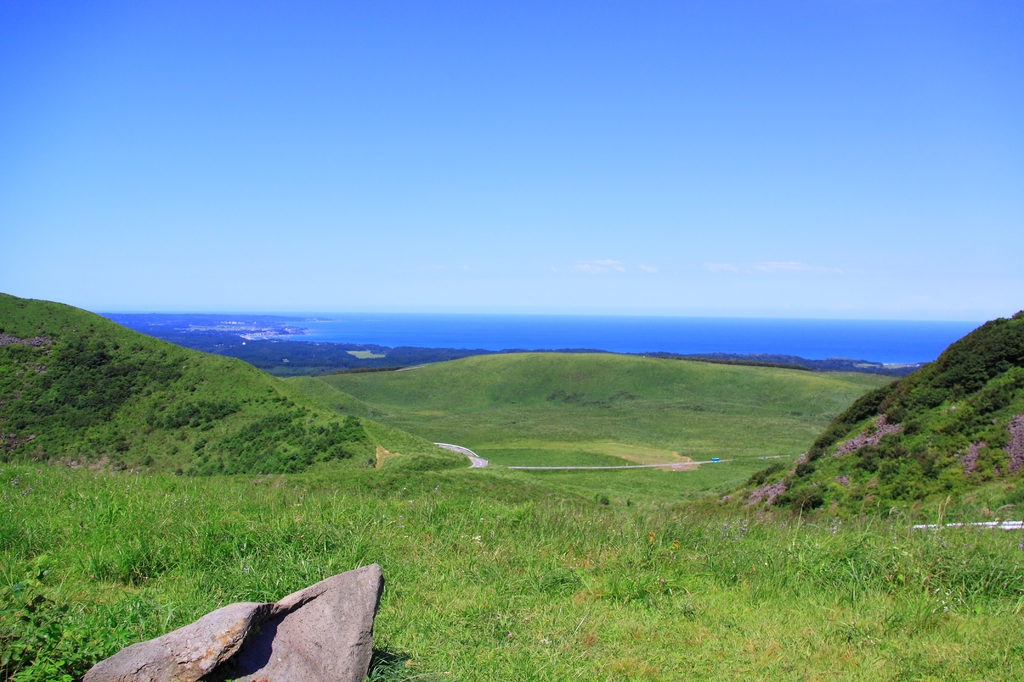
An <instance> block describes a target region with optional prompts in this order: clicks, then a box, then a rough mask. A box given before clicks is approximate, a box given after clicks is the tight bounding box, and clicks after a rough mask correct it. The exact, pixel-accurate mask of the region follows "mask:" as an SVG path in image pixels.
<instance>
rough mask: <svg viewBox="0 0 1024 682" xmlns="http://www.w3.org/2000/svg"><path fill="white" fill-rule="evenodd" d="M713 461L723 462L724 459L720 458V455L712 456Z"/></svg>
mask: <svg viewBox="0 0 1024 682" xmlns="http://www.w3.org/2000/svg"><path fill="white" fill-rule="evenodd" d="M711 461H712V462H721V461H722V460H721V458H719V457H712V458H711Z"/></svg>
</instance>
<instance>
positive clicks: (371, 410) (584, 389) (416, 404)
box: [288, 353, 890, 499]
mask: <svg viewBox="0 0 1024 682" xmlns="http://www.w3.org/2000/svg"><path fill="white" fill-rule="evenodd" d="M288 381H290V382H294V383H292V385H293V386H294V387H295V388H300V389H302V390H305V391H309V392H310V394H311V395H315V396H316V397H317V399H319V400H321V401H325V402H326V403H327V404H330V403H331V402H332V401H331V399H330V396H331V395H332V393H331V391H332V390H333V391H337V392H338V393H337V396H338V398H337V402H338V403H339V404H351V401H352V400H353V399H352V396H354V397H355V399H357V400H358V401H360V402H361V403H362V405H363V406H364V407H363V409H364V410H365V411H364V412H362V413H360V414H364V415H366V416H369V417H372V418H373V419H376V420H380V421H383V422H384V423H386V424H389V425H392V426H395V427H397V428H400V429H402V430H406V431H409V432H411V433H414V434H416V435H418V436H422V437H424V438H427V439H429V440H433V441H443V442H450V443H457V444H459V445H463V446H466V447H469V448H472V449H473V450H475V451H477V452H478V453H479V454H480V455H482V456H483V457H487V458H488V459H490V460H491V461H492V463H494V464H499V465H629V464H636V463H664V462H682V461H685V460H686V459H692V460H696V461H703V460H708V459H710V458H711V457H720V458H721V459H729V460H732V462H731V463H729V464H728V466H726V465H724V464H723V465H722V466H721V467H718V468H714V467H702V468H701V470H700V471H693V472H689V473H687V474H685V475H684V474H682V472H666V471H650V470H643V471H618V472H615V474H614V476H610V475H609V474H608V473H607V472H543V473H536V474H534V475H535V476H543V477H544V478H545V480H546V481H548V482H551V483H559V484H565V485H570V486H574V487H582V488H584V489H589V490H598V491H601V492H603V493H607V494H610V495H617V496H622V497H623V498H625V497H630V496H632V497H633V499H636V497H637V496H639V495H645V494H646V495H654V496H657V495H663V496H665V497H667V498H669V499H678V496H679V494H680V491H681V490H683V489H685V490H686V491H687V492H688V493H694V494H697V493H703V492H706V491H709V490H721V489H727V488H728V487H731V486H732V485H735V484H736V483H738V482H740V481H742V480H744V479H745V478H746V477H747V476H749V475H750V474H751V473H752V472H753V471H755V470H757V469H760V468H761V467H762V466H763V465H764V462H763V461H762V460H761V459H760V458H762V457H786V458H789V457H795V456H797V455H799V454H800V453H801V452H803V451H805V450H806V449H807V447H808V446H809V445H810V443H811V442H812V441H813V440H814V438H815V437H816V436H817V435H818V434H819V433H820V432H821V430H822V429H823V428H824V427H825V426H826V425H827V424H828V423H829V422H830V421H831V420H832V418H833V417H835V416H836V415H837V414H839V413H840V412H842V411H843V410H844V409H845V408H846V407H847V406H849V405H850V403H852V402H853V401H854V400H855V399H856V398H857V397H858V396H860V395H862V394H863V393H865V392H866V391H869V390H871V389H875V388H878V387H879V386H881V385H884V384H885V383H887V382H888V381H890V379H888V378H886V377H880V376H876V375H869V374H831V373H814V372H806V371H797V370H787V369H776V368H764V367H744V366H731V365H719V364H710V363H703V362H690V361H683V360H669V359H654V358H643V357H634V356H621V355H611V354H572V355H567V354H559V353H529V354H512V355H499V356H478V357H472V358H465V359H462V360H456V361H452V362H447V363H442V364H436V365H428V366H423V367H418V368H412V369H408V370H403V371H398V372H381V373H372V374H337V375H328V376H322V377H316V378H303V379H292V380H288Z"/></svg>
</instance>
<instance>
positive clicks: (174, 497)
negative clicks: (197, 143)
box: [0, 295, 1024, 680]
mask: <svg viewBox="0 0 1024 682" xmlns="http://www.w3.org/2000/svg"><path fill="white" fill-rule="evenodd" d="M1022 373H1024V316H1022V315H1020V314H1018V315H1017V316H1015V317H1014V318H1013V319H1008V320H996V321H993V322H990V323H988V324H987V325H985V326H983V327H981V328H979V329H978V330H976V331H975V332H972V333H971V334H970V335H968V336H967V337H965V338H964V339H962V340H961V341H959V342H957V343H956V344H953V345H952V346H951V347H950V348H949V349H948V350H947V351H946V352H945V353H944V354H943V355H942V356H941V357H940V358H939V359H938V360H937V361H936V362H934V363H931V364H929V365H927V366H925V367H924V368H923V369H921V370H918V371H917V372H915V373H912V374H910V375H909V376H908V377H906V378H903V379H896V380H894V379H893V378H892V377H885V376H879V375H875V374H865V373H830V372H807V371H800V370H796V369H786V368H778V367H751V366H734V365H727V364H712V363H700V362H692V361H688V360H684V359H670V358H642V357H635V356H614V355H608V354H540V353H536V354H501V355H480V356H474V357H466V358H462V359H457V360H452V361H449V362H441V363H436V364H431V365H428V366H424V367H420V368H417V369H415V370H408V371H401V372H375V373H361V374H359V373H355V374H353V373H348V374H333V375H322V376H315V377H313V376H304V377H294V378H288V379H281V378H278V377H274V376H271V375H269V374H266V373H264V372H262V371H260V370H258V369H257V368H255V367H253V366H251V365H248V364H246V363H244V362H242V361H240V360H237V359H232V358H226V357H221V356H216V355H209V354H206V353H201V352H198V351H195V350H189V349H185V348H181V347H179V346H175V345H172V344H170V343H167V342H165V341H161V340H158V339H155V338H152V337H148V336H144V335H142V334H139V333H137V332H134V331H131V330H128V329H125V328H124V327H121V326H119V325H116V324H114V323H113V322H111V321H109V320H106V319H104V318H101V317H99V316H96V315H93V314H91V313H88V312H85V311H82V310H78V309H74V308H71V307H68V306H64V305H60V304H55V303H48V302H43V301H32V300H26V299H18V298H15V297H12V296H6V295H0V432H2V435H0V455H2V460H3V463H2V465H0V466H2V472H0V474H2V475H0V478H2V480H3V495H4V498H3V505H4V513H3V514H2V515H0V569H2V574H3V582H2V584H0V589H2V591H3V592H2V600H0V679H2V680H52V679H66V680H73V679H75V678H77V677H78V676H80V675H81V674H82V673H83V672H84V671H85V670H87V669H88V668H89V667H90V666H91V665H92V664H93V663H95V662H96V661H97V660H99V659H100V658H103V657H105V656H108V655H110V654H111V653H113V652H114V651H117V650H119V649H120V648H122V647H124V646H127V645H128V644H130V643H132V642H135V641H140V640H142V639H147V638H150V637H154V636H156V635H159V634H161V633H163V632H167V631H169V630H171V629H174V628H175V627H178V626H180V625H182V624H185V623H187V622H190V621H192V620H194V619H195V618H196V617H198V616H199V615H202V614H203V613H206V612H208V611H210V610H211V609H213V608H216V607H217V606H219V605H222V604H225V603H229V602H232V601H273V600H276V599H278V598H280V596H282V595H284V594H287V593H289V592H292V591H294V590H296V589H299V588H301V587H304V586H305V585H308V584H311V583H313V582H316V581H317V580H320V579H321V578H323V577H326V576H329V575H332V574H334V573H338V572H341V571H344V570H348V569H350V568H354V567H356V566H359V565H363V564H366V563H371V562H377V563H379V564H380V565H381V566H382V567H383V570H384V575H385V578H386V580H387V588H386V591H385V593H384V597H383V600H382V602H381V609H380V613H379V615H378V618H377V627H376V631H375V636H374V643H375V646H376V654H375V658H374V661H373V663H372V665H371V670H370V677H369V679H371V680H406V679H424V680H430V679H435V680H443V679H508V680H562V679H567V678H579V679H593V680H607V679H626V680H632V679H635V680H650V679H662V680H679V679H706V678H713V679H743V680H748V679H801V680H805V679H849V680H861V679H865V680H866V679H871V680H877V679H883V680H900V679H965V680H966V679H1014V678H1021V677H1024V656H1022V655H1021V654H1024V649H1022V648H1021V647H1022V645H1021V644H1020V641H1019V634H1018V633H1019V627H1020V617H1021V616H1020V611H1021V603H1022V600H1024V561H1022V559H1021V554H1020V551H1019V550H1018V544H1019V543H1020V538H1019V537H1014V536H1013V534H1010V533H1005V532H1003V531H988V530H986V531H979V530H976V529H970V528H949V529H945V530H943V531H941V532H920V531H915V530H913V528H912V526H913V525H914V524H915V523H920V522H933V523H934V522H936V521H939V522H943V521H980V520H993V519H1005V518H1020V509H1019V505H1021V504H1024V503H1022V502H1021V500H1022V499H1024V497H1022V496H1024V486H1022V485H1021V482H1022V481H1021V476H1022V475H1024V474H1022V472H1021V469H1022V466H1021V463H1022V462H1024V452H1022V451H1021V450H1020V448H1022V447H1024V445H1022V442H1024V441H1022V440H1021V439H1022V438H1024V434H1022V433H1021V431H1020V429H1021V426H1020V423H1021V417H1020V415H1021V414H1024V380H1022V378H1021V377H1022V376H1024V374H1022ZM436 441H444V442H450V443H457V444H459V445H463V446H466V447H469V448H471V449H473V450H474V451H476V452H478V453H479V454H480V455H481V456H483V457H486V458H488V459H489V460H490V461H491V466H489V467H487V468H485V469H472V470H471V469H469V467H468V461H467V460H466V459H465V457H463V456H461V455H458V454H456V453H452V452H448V451H445V450H443V449H440V448H438V447H436V446H434V445H433V443H434V442H436ZM712 457H715V458H719V459H722V460H726V459H728V460H731V461H728V462H726V461H722V462H718V463H715V464H703V465H700V466H699V467H698V468H695V469H691V470H681V471H671V470H670V471H664V470H658V469H639V470H637V469H631V470H619V471H615V470H609V471H578V472H577V471H557V472H556V471H551V472H543V471H542V472H531V471H517V470H510V469H508V468H506V467H507V466H510V465H523V464H526V465H594V464H608V465H615V464H628V463H663V462H685V461H687V460H700V461H705V460H709V459H711V458H712ZM764 458H768V459H764Z"/></svg>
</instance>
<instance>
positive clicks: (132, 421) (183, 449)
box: [0, 294, 436, 473]
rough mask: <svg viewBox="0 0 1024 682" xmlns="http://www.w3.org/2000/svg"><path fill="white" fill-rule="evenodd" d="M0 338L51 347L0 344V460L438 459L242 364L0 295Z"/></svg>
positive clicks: (61, 308)
mask: <svg viewBox="0 0 1024 682" xmlns="http://www.w3.org/2000/svg"><path fill="white" fill-rule="evenodd" d="M0 330H2V331H0V333H3V334H6V335H7V336H8V337H15V338H17V339H28V338H33V337H45V338H46V339H49V341H50V342H51V343H48V344H44V345H41V346H39V347H30V346H25V345H20V344H18V343H7V344H6V345H2V346H0V431H2V432H3V433H4V435H5V438H4V439H3V440H2V441H0V459H6V460H26V459H35V460H47V459H59V458H63V457H68V458H71V459H75V460H86V461H96V460H100V459H102V458H104V457H106V458H107V459H108V461H110V462H111V463H112V464H114V465H115V466H127V467H138V466H144V465H145V466H149V467H151V468H153V469H155V470H174V469H177V468H180V469H183V470H185V471H190V470H192V471H196V472H198V473H216V472H218V471H228V472H236V471H237V472H250V471H264V472H279V471H295V470H301V469H304V468H306V467H308V466H311V465H314V464H321V465H326V464H330V465H332V466H367V465H370V466H372V461H373V456H374V446H375V445H377V444H381V445H383V446H384V447H386V448H387V449H389V450H392V451H402V450H400V449H399V445H397V444H396V443H401V447H403V448H405V451H407V452H413V451H416V452H432V451H434V450H436V449H435V448H433V447H432V446H430V445H429V444H428V443H426V442H424V441H422V440H420V439H416V438H413V437H411V436H409V435H408V434H400V433H397V432H396V430H395V429H393V428H387V427H384V426H382V425H372V426H371V425H370V424H369V422H367V421H363V422H360V420H358V419H348V420H346V419H344V418H340V417H339V416H338V414H337V413H336V412H334V411H332V410H330V409H328V408H327V407H325V406H324V405H322V404H321V403H320V402H318V401H317V400H315V399H313V398H310V397H309V396H307V395H306V394H305V393H303V392H302V391H300V390H297V388H296V387H293V386H291V385H289V384H286V383H284V382H282V381H280V380H278V379H275V378H273V377H270V376H268V375H266V374H264V373H263V372H260V371H259V370H257V369H255V368H253V367H251V366H250V365H247V364H245V363H243V362H241V361H238V360H233V359H229V358H223V357H218V356H214V355H208V354H205V353H199V352H196V351H191V350H186V349H183V348H180V347H178V346H174V345H172V344H169V343H166V342H163V341H159V340H156V339H153V338H150V337H147V336H144V335H142V334H138V333H136V332H133V331H130V330H128V329H125V328H123V327H120V326H118V325H116V324H114V323H112V322H110V321H108V320H106V319H104V318H102V317H99V316H98V315H93V314H92V313H89V312H86V311H83V310H79V309H76V308H72V307H70V306H65V305H61V304H57V303H49V302H45V301H34V300H26V299H19V298H15V297H13V296H7V295H3V294H0ZM9 340H10V339H8V341H9ZM352 406H354V407H358V406H357V405H355V404H354V401H353V405H352ZM29 437H31V440H26V439H28V438H29Z"/></svg>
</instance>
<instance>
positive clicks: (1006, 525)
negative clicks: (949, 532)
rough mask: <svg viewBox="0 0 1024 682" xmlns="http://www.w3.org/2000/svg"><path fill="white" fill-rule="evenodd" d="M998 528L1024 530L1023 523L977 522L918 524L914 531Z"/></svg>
mask: <svg viewBox="0 0 1024 682" xmlns="http://www.w3.org/2000/svg"><path fill="white" fill-rule="evenodd" d="M970 526H975V527H977V528H998V529H999V530H1024V521H979V522H977V523H943V524H937V523H919V524H917V525H916V526H914V530H938V529H939V528H968V527H970Z"/></svg>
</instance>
